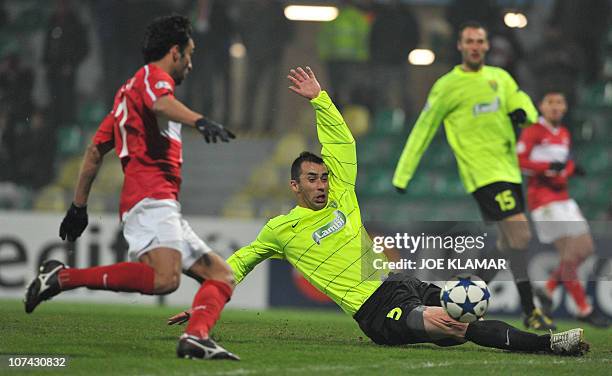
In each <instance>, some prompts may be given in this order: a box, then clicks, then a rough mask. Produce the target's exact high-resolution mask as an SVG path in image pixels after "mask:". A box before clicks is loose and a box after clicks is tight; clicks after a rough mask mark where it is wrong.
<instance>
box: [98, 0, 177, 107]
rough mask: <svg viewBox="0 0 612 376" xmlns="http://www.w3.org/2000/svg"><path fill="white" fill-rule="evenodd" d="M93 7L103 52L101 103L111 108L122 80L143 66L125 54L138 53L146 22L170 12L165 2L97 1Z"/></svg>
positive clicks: (149, 0)
mask: <svg viewBox="0 0 612 376" xmlns="http://www.w3.org/2000/svg"><path fill="white" fill-rule="evenodd" d="M92 7H93V11H92V15H93V18H94V21H95V25H96V30H97V33H98V36H99V37H100V43H101V50H102V54H101V55H102V67H103V70H104V75H103V76H104V80H103V82H102V84H103V92H102V94H103V96H104V97H103V100H104V103H105V105H106V107H107V108H110V107H112V105H113V100H114V98H115V93H116V91H117V88H118V87H120V86H121V85H123V83H124V82H123V80H124V79H125V77H131V76H132V75H133V74H134V73H136V71H137V70H138V68H140V67H141V66H142V57H141V56H140V55H139V54H132V53H126V51H139V50H140V48H141V46H142V38H143V37H144V30H145V28H146V26H147V24H148V23H149V21H151V20H152V19H153V18H155V17H158V16H161V15H167V14H170V13H171V12H172V10H173V9H172V8H171V6H170V5H169V1H167V0H102V1H99V0H96V1H93V2H92Z"/></svg>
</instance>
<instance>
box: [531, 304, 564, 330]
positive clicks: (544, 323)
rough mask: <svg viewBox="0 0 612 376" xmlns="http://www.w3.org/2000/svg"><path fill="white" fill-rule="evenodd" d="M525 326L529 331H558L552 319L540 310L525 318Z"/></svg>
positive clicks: (537, 309) (535, 309)
mask: <svg viewBox="0 0 612 376" xmlns="http://www.w3.org/2000/svg"><path fill="white" fill-rule="evenodd" d="M523 324H525V327H526V328H527V329H534V330H556V329H557V326H556V325H555V323H553V321H552V320H551V319H550V317H548V316H546V315H545V314H544V313H542V311H541V310H540V309H539V308H534V310H533V311H532V312H531V315H529V316H527V317H525V319H524V320H523Z"/></svg>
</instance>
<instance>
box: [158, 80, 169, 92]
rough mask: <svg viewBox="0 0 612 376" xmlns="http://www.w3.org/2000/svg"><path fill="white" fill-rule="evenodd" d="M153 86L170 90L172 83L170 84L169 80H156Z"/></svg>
mask: <svg viewBox="0 0 612 376" xmlns="http://www.w3.org/2000/svg"><path fill="white" fill-rule="evenodd" d="M155 88H156V89H168V90H172V85H170V82H168V81H157V83H156V84H155Z"/></svg>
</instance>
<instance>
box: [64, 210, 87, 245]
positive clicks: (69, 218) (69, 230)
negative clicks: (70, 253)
mask: <svg viewBox="0 0 612 376" xmlns="http://www.w3.org/2000/svg"><path fill="white" fill-rule="evenodd" d="M87 223H88V219H87V206H84V207H82V208H79V207H77V206H75V205H74V203H73V204H72V205H70V209H68V211H67V212H66V216H65V217H64V220H63V221H62V224H61V225H60V230H59V236H60V238H62V240H66V237H67V238H68V241H69V242H73V241H75V240H76V239H77V238H78V237H79V236H81V234H82V233H83V231H85V227H87Z"/></svg>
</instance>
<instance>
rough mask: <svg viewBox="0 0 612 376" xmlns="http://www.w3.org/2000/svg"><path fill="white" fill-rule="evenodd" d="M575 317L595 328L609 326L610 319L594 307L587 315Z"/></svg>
mask: <svg viewBox="0 0 612 376" xmlns="http://www.w3.org/2000/svg"><path fill="white" fill-rule="evenodd" d="M576 319H577V320H578V321H582V322H585V323H587V324H589V325H592V326H594V327H596V328H607V327H609V326H610V320H608V318H607V317H606V316H605V315H604V314H603V313H601V311H599V310H598V309H596V308H593V310H592V311H591V313H589V314H588V315H586V316H582V317H580V316H578V317H576Z"/></svg>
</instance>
